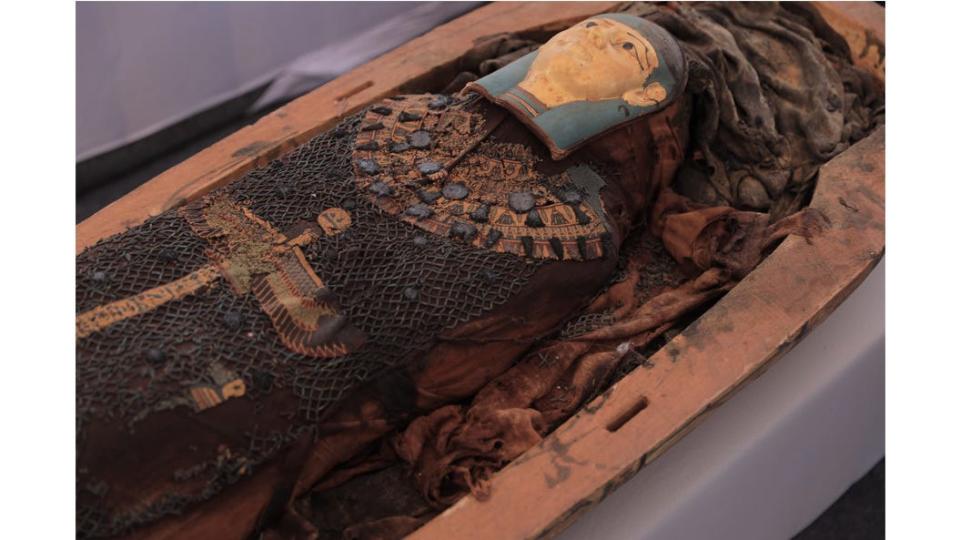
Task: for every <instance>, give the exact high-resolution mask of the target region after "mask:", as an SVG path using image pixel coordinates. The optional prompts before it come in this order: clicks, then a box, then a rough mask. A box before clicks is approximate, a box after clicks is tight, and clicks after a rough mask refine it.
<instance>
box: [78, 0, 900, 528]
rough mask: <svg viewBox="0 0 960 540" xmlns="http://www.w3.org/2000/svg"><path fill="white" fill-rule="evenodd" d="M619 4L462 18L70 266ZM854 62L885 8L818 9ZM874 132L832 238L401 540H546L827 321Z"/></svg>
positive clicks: (508, 6) (873, 45) (787, 245)
mask: <svg viewBox="0 0 960 540" xmlns="http://www.w3.org/2000/svg"><path fill="white" fill-rule="evenodd" d="M619 5H620V4H619V3H618V2H561V3H514V2H498V3H493V4H489V5H487V6H484V7H481V8H479V9H477V10H474V11H472V12H470V13H468V14H466V15H464V16H463V17H460V18H458V19H455V20H453V21H451V22H449V23H447V24H445V25H442V26H440V27H438V28H436V29H434V30H432V31H430V32H429V33H427V34H425V35H423V36H421V37H418V38H416V39H414V40H412V41H410V42H408V43H406V44H404V45H402V46H400V47H398V48H397V49H394V50H393V51H391V52H389V53H387V54H385V55H383V56H381V57H379V58H377V59H375V60H373V61H371V62H369V63H367V64H364V65H362V66H360V67H358V68H356V69H354V70H353V71H351V72H349V73H347V74H345V75H343V76H341V77H339V78H337V79H336V80H334V81H331V82H330V83H328V84H326V85H324V86H322V87H321V88H318V89H317V90H315V91H313V92H311V93H309V94H307V95H305V96H303V97H301V98H299V99H297V100H295V101H293V102H291V103H289V104H287V105H286V106H284V107H282V108H280V109H278V110H277V111H275V112H273V113H272V114H270V115H267V116H265V117H264V118H262V119H260V120H259V121H258V122H257V123H255V124H253V125H251V126H248V127H245V128H243V129H241V130H239V131H237V132H235V133H234V134H232V135H230V136H228V137H226V138H224V139H223V140H221V141H219V142H217V143H216V144H214V145H212V146H210V147H209V148H207V149H205V150H203V151H201V152H199V153H197V154H195V155H194V156H193V157H191V158H189V159H187V160H185V161H184V162H182V163H181V164H179V165H177V166H175V167H172V168H171V169H169V170H167V171H166V172H164V173H162V174H160V175H159V176H157V177H155V178H153V179H152V180H150V181H149V182H147V183H145V184H143V185H142V186H140V187H139V188H137V189H135V190H134V191H132V192H131V193H129V194H127V195H126V196H124V197H123V198H121V199H119V200H118V201H116V202H114V203H112V204H110V205H109V206H107V207H106V208H104V209H102V210H101V211H99V212H97V213H96V214H94V215H93V216H91V217H90V218H88V219H87V220H85V221H83V222H82V223H80V224H79V225H78V226H77V231H76V232H77V240H76V250H77V253H79V252H81V251H82V250H83V249H85V248H86V247H88V246H91V245H93V244H95V243H96V242H97V241H99V240H101V239H104V238H107V237H109V236H112V235H114V234H117V233H119V232H123V231H124V230H126V229H127V228H129V227H133V226H136V225H138V224H140V223H143V222H144V221H145V220H146V219H148V218H149V217H151V216H155V215H158V214H160V213H162V212H163V211H165V210H167V209H169V208H173V207H176V206H178V205H180V204H183V203H184V202H187V201H190V200H194V199H196V198H197V197H200V196H202V195H203V194H205V193H207V192H209V191H210V190H212V189H215V188H217V187H219V186H222V185H225V184H227V183H229V182H231V181H233V180H235V179H237V178H239V177H240V176H242V175H243V174H244V173H246V172H247V171H249V170H251V169H253V168H255V167H258V166H262V165H264V164H266V163H267V162H269V161H270V160H272V159H275V158H277V157H279V156H280V155H282V154H283V153H285V152H287V151H289V150H291V149H293V148H295V147H296V146H298V145H300V144H302V143H304V142H306V141H307V140H309V139H310V138H311V137H313V136H315V135H316V134H317V133H320V132H321V131H323V130H324V129H327V128H329V127H331V126H333V125H334V124H335V123H336V122H337V121H339V120H340V119H341V118H343V117H344V116H346V115H349V114H352V113H353V112H355V111H356V110H358V109H360V108H361V107H363V106H365V105H367V104H369V103H371V102H373V101H375V100H378V99H381V98H383V97H387V96H389V95H392V94H395V93H400V92H405V91H418V90H420V89H422V88H424V87H426V86H428V85H429V84H430V82H431V81H437V80H443V79H444V78H446V79H449V78H451V77H452V76H453V75H455V74H456V72H457V71H458V66H457V62H458V60H459V59H460V58H461V57H462V56H463V55H464V54H465V53H467V52H468V51H469V50H470V49H471V48H472V47H473V46H474V45H475V44H476V42H477V40H479V39H480V38H483V37H484V36H490V35H494V34H497V33H501V32H525V33H532V32H552V31H556V30H559V29H562V28H564V27H566V26H569V25H570V24H572V23H575V22H577V21H579V20H582V19H583V18H586V17H589V16H591V15H595V14H597V13H601V12H605V11H611V10H614V9H615V8H616V7H617V6H619ZM815 5H816V6H817V8H818V9H819V11H820V13H821V14H822V15H823V17H824V19H825V20H827V21H828V22H829V24H830V25H831V26H832V27H833V28H834V29H835V30H837V32H838V33H839V34H840V35H841V36H843V37H844V38H845V39H846V41H847V42H848V44H850V46H851V50H852V51H853V53H854V61H855V62H856V63H857V64H858V65H861V66H862V67H864V68H866V69H868V70H870V71H871V72H873V73H874V74H875V75H877V77H878V78H880V79H881V80H882V79H883V78H884V65H883V36H884V30H883V24H884V23H883V16H884V12H883V9H882V8H880V7H879V6H876V5H875V4H872V3H866V4H862V3H855V2H849V3H848V2H840V3H821V2H817V3H815ZM884 172H885V169H884V131H883V129H882V128H881V129H879V130H878V131H877V132H875V133H873V134H871V135H870V136H869V137H868V138H867V139H864V140H863V141H860V142H859V143H857V144H856V145H855V146H854V147H852V148H851V149H849V150H847V151H846V152H844V153H843V154H841V155H840V156H838V157H837V158H835V159H834V160H832V161H831V162H830V163H828V164H827V165H825V166H824V167H823V168H822V169H821V171H820V177H819V182H818V186H817V189H816V191H815V193H814V197H813V200H812V202H811V206H812V207H814V208H817V209H819V210H820V211H822V212H823V213H824V214H825V215H826V216H827V218H828V219H829V220H830V222H831V226H830V228H829V229H828V230H827V231H826V232H825V233H824V234H823V235H822V236H819V237H817V238H816V239H815V240H814V241H812V242H807V241H805V240H803V239H801V238H797V237H790V238H787V239H786V240H785V241H784V242H783V244H781V245H780V247H778V248H777V249H776V250H775V251H774V252H773V253H772V254H771V255H770V257H768V258H767V259H766V260H765V261H764V262H763V263H762V264H761V265H760V266H759V267H758V268H757V269H756V270H755V271H754V272H752V273H751V274H750V275H749V276H747V278H746V279H744V280H743V281H742V282H741V283H740V284H739V285H738V286H737V287H735V288H734V289H733V290H732V291H731V292H730V293H728V294H727V295H726V296H725V297H724V298H723V299H721V300H720V302H718V303H717V304H716V305H715V306H714V307H713V308H711V309H710V310H708V311H707V312H706V313H705V314H704V315H703V316H702V317H700V318H699V319H698V320H697V321H695V322H694V323H693V324H691V325H690V326H689V327H687V328H686V329H685V330H684V331H683V332H682V333H681V334H680V335H678V336H677V337H676V338H674V339H673V340H672V341H671V342H670V343H668V344H667V345H666V346H665V347H664V348H663V349H661V350H660V351H659V352H658V353H657V354H656V355H654V356H653V358H651V362H652V364H653V366H652V367H650V368H638V369H637V370H635V371H634V372H632V373H631V374H629V375H628V376H627V377H625V378H624V379H623V380H621V381H619V382H618V383H617V384H616V385H614V386H613V387H611V388H610V389H609V390H608V391H607V392H605V393H604V394H603V395H602V396H600V397H598V398H597V399H596V400H594V401H593V402H591V403H590V404H588V405H587V406H585V407H584V408H583V409H582V410H581V411H580V412H579V413H577V414H576V415H574V416H573V417H572V418H570V419H569V420H568V421H567V422H565V423H564V424H563V425H562V426H560V427H559V428H558V429H557V430H555V431H554V432H553V433H552V434H550V435H549V436H548V437H547V438H545V439H544V441H543V442H542V443H541V444H539V445H538V446H536V447H534V448H532V449H530V450H529V451H528V452H526V453H525V454H524V455H523V456H521V457H520V458H519V459H517V460H516V461H514V463H512V464H511V465H509V466H508V467H507V468H505V469H504V470H503V471H501V472H500V473H498V474H497V475H496V476H495V477H494V478H493V480H492V484H491V497H490V498H489V499H488V500H486V501H483V502H481V501H478V500H477V499H475V498H474V497H471V496H468V497H465V498H463V499H462V500H461V501H460V502H458V503H457V504H455V505H454V506H452V507H451V508H449V509H448V510H447V511H445V512H444V513H442V514H441V515H439V516H437V517H436V518H434V519H433V520H432V521H430V522H429V523H427V524H426V525H424V526H423V527H422V528H420V529H419V530H417V531H416V532H415V533H413V535H411V538H416V539H420V540H422V539H446V538H458V539H459V538H464V539H466V538H477V539H479V538H498V539H501V538H517V539H526V538H539V537H544V536H552V535H554V534H556V533H557V532H559V531H560V530H562V529H563V528H565V526H566V525H568V524H569V523H571V522H572V521H573V520H574V519H576V517H577V516H578V515H580V514H581V513H582V512H584V511H586V510H587V509H589V508H590V507H592V506H593V505H594V504H596V503H597V502H599V501H600V500H602V499H603V497H605V496H606V495H607V494H608V493H609V492H610V491H612V490H613V489H615V488H616V487H617V486H619V485H620V484H622V483H623V482H624V481H626V480H627V479H629V478H630V477H631V476H633V475H634V474H635V473H636V472H637V471H638V470H639V469H640V468H641V467H643V466H644V465H645V464H648V463H650V462H651V461H652V460H654V459H656V458H657V457H658V456H659V455H661V454H662V453H663V452H664V451H665V450H666V449H667V448H669V447H670V446H671V445H672V444H673V443H674V442H676V441H677V440H679V438H681V437H682V436H683V435H685V434H686V433H688V432H689V431H690V430H691V429H692V428H693V427H694V426H695V425H696V424H697V423H698V422H699V421H700V420H702V419H703V418H704V416H705V414H706V413H707V412H708V411H710V410H711V409H713V408H715V407H717V406H718V405H719V404H721V403H722V402H723V401H724V400H725V399H726V398H728V397H729V396H730V395H731V394H732V393H733V392H735V391H736V390H737V389H738V388H740V387H741V386H742V385H743V384H744V383H745V382H747V381H749V380H750V379H752V378H754V377H756V376H758V375H759V374H760V373H761V372H762V371H763V370H764V369H765V368H766V367H767V366H768V365H769V364H770V362H771V361H773V360H774V359H776V358H778V357H780V356H781V355H783V354H784V353H785V352H786V351H788V350H789V349H790V348H792V347H793V345H795V344H796V343H797V342H798V341H799V340H800V339H801V338H803V336H805V335H806V334H807V333H808V332H809V331H810V330H811V329H812V328H813V327H814V326H816V325H817V324H818V323H819V322H820V321H822V320H823V319H824V318H825V317H826V316H827V315H829V314H830V313H831V312H832V311H833V310H834V309H835V308H836V307H837V306H838V305H839V304H840V303H841V302H842V301H843V300H844V299H845V298H846V297H847V296H848V295H849V294H850V293H851V292H852V291H853V290H854V289H855V288H856V287H857V285H859V284H860V283H861V282H862V281H863V279H864V278H865V277H866V275H867V274H868V273H869V271H870V270H871V269H872V268H873V267H874V266H875V265H876V263H877V262H878V261H879V260H880V257H881V256H882V254H883V250H884Z"/></svg>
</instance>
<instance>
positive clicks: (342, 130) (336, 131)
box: [330, 126, 349, 139]
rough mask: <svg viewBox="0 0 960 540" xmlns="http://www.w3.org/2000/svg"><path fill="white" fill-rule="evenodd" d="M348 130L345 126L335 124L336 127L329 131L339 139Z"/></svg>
mask: <svg viewBox="0 0 960 540" xmlns="http://www.w3.org/2000/svg"><path fill="white" fill-rule="evenodd" d="M348 132H349V131H348V130H347V129H346V128H345V127H343V126H337V128H336V129H334V130H333V131H331V132H330V134H331V135H333V136H334V137H336V138H338V139H339V138H341V137H343V136H345V135H346V134H347V133H348Z"/></svg>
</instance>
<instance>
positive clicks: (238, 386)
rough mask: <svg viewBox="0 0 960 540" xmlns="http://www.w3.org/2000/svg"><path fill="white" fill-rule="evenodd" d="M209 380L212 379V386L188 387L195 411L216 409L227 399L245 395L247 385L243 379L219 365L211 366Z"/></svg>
mask: <svg viewBox="0 0 960 540" xmlns="http://www.w3.org/2000/svg"><path fill="white" fill-rule="evenodd" d="M210 378H211V379H213V384H198V385H195V386H192V387H190V390H189V391H188V394H189V396H190V399H191V401H192V402H193V406H194V409H196V410H197V411H203V410H206V409H209V408H211V407H216V406H217V405H220V404H221V403H223V402H224V401H226V400H228V399H231V398H238V397H243V396H244V395H245V394H246V393H247V385H246V383H244V382H243V379H241V378H239V377H237V374H236V373H234V372H232V371H230V370H228V369H226V368H224V367H223V366H221V365H220V364H216V363H215V364H213V366H211V369H210Z"/></svg>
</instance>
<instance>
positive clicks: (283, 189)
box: [277, 184, 290, 197]
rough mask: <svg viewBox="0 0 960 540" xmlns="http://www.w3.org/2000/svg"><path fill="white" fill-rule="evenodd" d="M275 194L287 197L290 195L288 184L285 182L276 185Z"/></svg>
mask: <svg viewBox="0 0 960 540" xmlns="http://www.w3.org/2000/svg"><path fill="white" fill-rule="evenodd" d="M277 195H279V196H281V197H288V196H289V195H290V186H288V185H286V184H280V185H278V186H277Z"/></svg>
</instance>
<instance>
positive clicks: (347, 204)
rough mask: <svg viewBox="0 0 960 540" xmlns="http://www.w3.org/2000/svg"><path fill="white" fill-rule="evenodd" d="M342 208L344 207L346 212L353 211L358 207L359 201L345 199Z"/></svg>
mask: <svg viewBox="0 0 960 540" xmlns="http://www.w3.org/2000/svg"><path fill="white" fill-rule="evenodd" d="M340 206H342V207H343V209H344V210H353V209H354V208H356V207H357V201H355V200H353V199H344V200H343V202H342V203H341V204H340Z"/></svg>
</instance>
